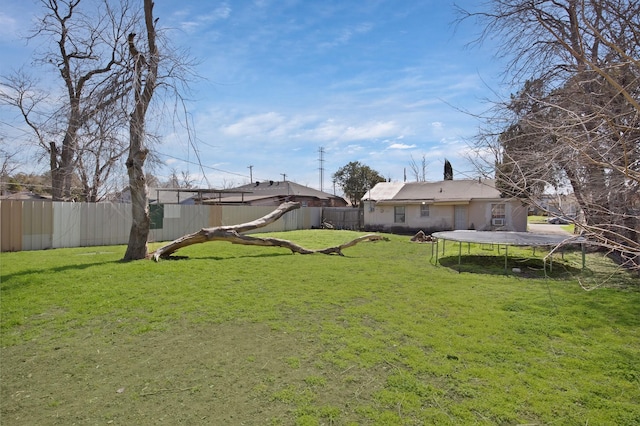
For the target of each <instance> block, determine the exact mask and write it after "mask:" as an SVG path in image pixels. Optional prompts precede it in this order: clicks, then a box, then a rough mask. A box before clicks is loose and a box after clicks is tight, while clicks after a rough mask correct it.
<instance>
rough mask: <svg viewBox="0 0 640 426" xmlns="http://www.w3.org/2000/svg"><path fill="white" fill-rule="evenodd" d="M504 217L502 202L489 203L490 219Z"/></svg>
mask: <svg viewBox="0 0 640 426" xmlns="http://www.w3.org/2000/svg"><path fill="white" fill-rule="evenodd" d="M505 217H506V215H505V208H504V204H491V219H504V218H505Z"/></svg>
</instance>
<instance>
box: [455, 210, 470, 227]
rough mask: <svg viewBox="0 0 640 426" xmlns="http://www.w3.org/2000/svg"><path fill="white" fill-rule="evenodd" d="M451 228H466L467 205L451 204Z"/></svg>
mask: <svg viewBox="0 0 640 426" xmlns="http://www.w3.org/2000/svg"><path fill="white" fill-rule="evenodd" d="M453 229H467V206H453Z"/></svg>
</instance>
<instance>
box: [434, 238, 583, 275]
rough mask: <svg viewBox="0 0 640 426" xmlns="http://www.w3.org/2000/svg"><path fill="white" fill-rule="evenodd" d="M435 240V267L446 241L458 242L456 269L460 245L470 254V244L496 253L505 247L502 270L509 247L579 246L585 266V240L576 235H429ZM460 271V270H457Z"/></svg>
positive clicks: (551, 268) (551, 257)
mask: <svg viewBox="0 0 640 426" xmlns="http://www.w3.org/2000/svg"><path fill="white" fill-rule="evenodd" d="M431 235H432V236H433V237H435V238H436V241H435V244H433V243H431V260H433V255H434V247H435V258H436V259H435V265H438V252H439V248H440V240H442V254H443V255H444V251H445V243H446V241H447V240H449V241H455V242H458V267H460V266H461V265H462V243H467V244H468V250H469V253H470V252H471V243H475V244H496V245H497V246H498V253H500V245H504V246H505V250H504V270H505V273H506V272H507V269H508V257H509V246H510V245H511V246H516V247H533V249H534V252H535V247H559V246H562V245H565V244H580V246H581V249H582V269H584V268H585V266H586V250H585V244H586V243H587V240H586V239H585V238H584V237H581V236H578V235H569V234H567V235H566V236H565V235H561V234H543V233H533V232H512V231H462V230H459V231H441V232H434V233H433V234H431ZM551 254H552V253H550V254H549V255H547V256H545V257H544V259H543V261H544V271H545V275H546V273H547V257H549V258H550V263H549V271H550V272H551V271H552V270H553V256H551ZM458 271H460V268H458Z"/></svg>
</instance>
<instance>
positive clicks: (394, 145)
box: [389, 142, 417, 149]
mask: <svg viewBox="0 0 640 426" xmlns="http://www.w3.org/2000/svg"><path fill="white" fill-rule="evenodd" d="M416 146H417V145H415V144H412V145H407V144H406V143H397V142H396V143H392V144H391V145H389V149H412V148H416Z"/></svg>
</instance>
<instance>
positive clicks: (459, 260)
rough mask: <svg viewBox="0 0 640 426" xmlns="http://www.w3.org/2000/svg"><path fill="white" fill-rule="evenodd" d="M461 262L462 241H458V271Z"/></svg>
mask: <svg viewBox="0 0 640 426" xmlns="http://www.w3.org/2000/svg"><path fill="white" fill-rule="evenodd" d="M461 263H462V241H460V242H459V243H458V273H460V265H461Z"/></svg>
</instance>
